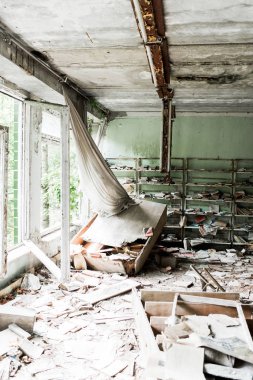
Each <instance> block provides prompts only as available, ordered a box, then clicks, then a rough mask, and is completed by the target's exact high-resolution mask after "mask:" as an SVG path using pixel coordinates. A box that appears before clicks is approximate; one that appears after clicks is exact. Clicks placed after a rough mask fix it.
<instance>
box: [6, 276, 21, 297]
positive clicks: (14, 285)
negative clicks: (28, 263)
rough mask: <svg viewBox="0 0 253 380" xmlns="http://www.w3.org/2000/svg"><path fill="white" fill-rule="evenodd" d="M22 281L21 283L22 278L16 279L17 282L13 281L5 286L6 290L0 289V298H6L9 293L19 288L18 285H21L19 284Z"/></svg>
mask: <svg viewBox="0 0 253 380" xmlns="http://www.w3.org/2000/svg"><path fill="white" fill-rule="evenodd" d="M22 281H23V277H22V278H19V279H17V280H16V281H14V282H13V283H12V284H10V285H8V286H6V288H4V289H1V290H0V297H5V296H7V295H8V294H10V293H11V292H13V290H15V289H17V288H19V287H20V285H21V283H22Z"/></svg>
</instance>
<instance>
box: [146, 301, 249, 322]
mask: <svg viewBox="0 0 253 380" xmlns="http://www.w3.org/2000/svg"><path fill="white" fill-rule="evenodd" d="M172 306H173V302H153V301H147V302H145V311H146V312H147V314H148V315H149V316H162V317H169V316H170V315H171V312H172ZM242 308H243V312H244V314H245V317H246V319H251V317H252V312H253V307H252V306H250V305H244V306H243V307H242ZM188 314H190V315H191V314H196V315H206V316H207V315H209V314H225V315H228V316H230V317H233V318H237V317H238V313H237V309H236V308H235V307H227V306H220V305H217V306H214V305H211V304H197V303H194V304H190V303H185V302H182V301H178V303H177V315H179V316H182V315H188Z"/></svg>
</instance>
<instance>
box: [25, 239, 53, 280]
mask: <svg viewBox="0 0 253 380" xmlns="http://www.w3.org/2000/svg"><path fill="white" fill-rule="evenodd" d="M23 243H24V245H25V246H26V247H28V248H29V249H30V251H31V252H32V253H33V254H34V256H35V257H37V259H38V260H39V261H40V262H41V263H42V264H44V265H45V267H46V268H47V269H48V270H49V271H50V272H51V273H52V274H53V275H54V276H55V277H56V278H57V280H60V278H61V270H60V268H58V266H57V265H55V264H54V263H53V261H52V260H50V259H49V257H47V255H46V254H45V253H44V252H43V251H42V250H41V249H40V248H39V247H37V246H36V245H35V244H34V243H33V242H32V241H31V240H24V241H23Z"/></svg>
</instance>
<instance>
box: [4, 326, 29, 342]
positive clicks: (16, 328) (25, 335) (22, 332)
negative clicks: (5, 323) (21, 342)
mask: <svg viewBox="0 0 253 380" xmlns="http://www.w3.org/2000/svg"><path fill="white" fill-rule="evenodd" d="M9 330H10V331H12V332H13V333H15V334H16V335H18V336H19V337H21V338H25V339H29V338H31V334H29V333H28V332H27V331H25V330H24V329H22V328H21V327H19V326H18V325H16V323H11V324H10V325H9Z"/></svg>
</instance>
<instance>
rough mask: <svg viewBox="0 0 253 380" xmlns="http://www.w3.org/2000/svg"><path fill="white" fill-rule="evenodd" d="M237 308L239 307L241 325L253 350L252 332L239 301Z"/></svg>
mask: <svg viewBox="0 0 253 380" xmlns="http://www.w3.org/2000/svg"><path fill="white" fill-rule="evenodd" d="M236 309H237V313H238V316H239V320H240V323H241V326H242V328H243V332H244V335H245V340H246V342H247V343H248V347H249V349H250V350H252V351H253V342H252V337H251V334H250V331H249V327H248V325H247V322H246V320H245V315H244V313H243V310H242V305H241V304H239V303H238V304H237V305H236Z"/></svg>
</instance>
